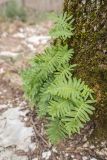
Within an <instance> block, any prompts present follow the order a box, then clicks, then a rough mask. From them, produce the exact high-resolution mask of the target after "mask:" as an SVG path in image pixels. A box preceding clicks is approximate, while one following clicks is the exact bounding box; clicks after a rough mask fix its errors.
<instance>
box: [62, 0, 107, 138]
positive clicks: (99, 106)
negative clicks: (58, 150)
mask: <svg viewBox="0 0 107 160" xmlns="http://www.w3.org/2000/svg"><path fill="white" fill-rule="evenodd" d="M64 12H67V13H68V14H69V15H73V17H74V20H75V21H74V28H75V31H74V33H75V35H74V37H73V38H71V39H70V40H68V42H67V43H68V45H69V47H73V48H74V50H75V55H74V60H73V61H72V63H76V64H78V66H77V69H76V71H75V73H74V74H75V75H76V76H77V77H79V78H82V79H83V80H84V81H85V82H86V83H87V84H88V85H89V86H90V87H91V88H92V89H93V90H94V92H95V97H96V100H97V103H96V104H95V107H96V111H95V114H94V117H93V121H94V123H95V131H94V133H93V135H95V137H98V138H100V139H103V138H107V0H64Z"/></svg>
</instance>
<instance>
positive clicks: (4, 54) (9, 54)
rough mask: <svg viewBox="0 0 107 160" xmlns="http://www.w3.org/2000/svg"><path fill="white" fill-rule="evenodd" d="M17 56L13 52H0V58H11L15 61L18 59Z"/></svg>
mask: <svg viewBox="0 0 107 160" xmlns="http://www.w3.org/2000/svg"><path fill="white" fill-rule="evenodd" d="M18 56H19V54H18V53H14V52H10V51H2V52H0V58H5V59H6V58H13V59H16V58H18Z"/></svg>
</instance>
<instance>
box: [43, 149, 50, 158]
mask: <svg viewBox="0 0 107 160" xmlns="http://www.w3.org/2000/svg"><path fill="white" fill-rule="evenodd" d="M50 156H51V151H47V152H43V153H42V158H43V159H45V160H48V159H49V158H50Z"/></svg>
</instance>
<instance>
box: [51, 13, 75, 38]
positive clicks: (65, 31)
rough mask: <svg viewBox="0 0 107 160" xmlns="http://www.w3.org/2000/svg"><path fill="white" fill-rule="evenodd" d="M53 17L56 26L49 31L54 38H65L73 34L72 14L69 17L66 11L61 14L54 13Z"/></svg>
mask: <svg viewBox="0 0 107 160" xmlns="http://www.w3.org/2000/svg"><path fill="white" fill-rule="evenodd" d="M52 19H53V21H54V22H55V26H54V28H52V29H51V30H50V32H49V33H50V35H51V36H52V37H53V38H62V39H63V40H65V39H67V38H70V37H71V36H72V35H73V27H72V22H73V19H72V16H69V17H68V15H67V13H64V14H62V15H60V16H57V15H54V16H53V17H52Z"/></svg>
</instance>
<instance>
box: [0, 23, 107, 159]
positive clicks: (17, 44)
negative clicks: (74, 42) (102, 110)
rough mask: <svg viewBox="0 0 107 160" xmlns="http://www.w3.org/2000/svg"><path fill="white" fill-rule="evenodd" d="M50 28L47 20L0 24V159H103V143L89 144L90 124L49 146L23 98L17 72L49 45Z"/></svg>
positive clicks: (41, 124)
mask: <svg viewBox="0 0 107 160" xmlns="http://www.w3.org/2000/svg"><path fill="white" fill-rule="evenodd" d="M51 26H52V22H50V21H46V22H43V23H40V24H37V25H27V24H23V23H22V22H19V21H15V22H13V23H11V24H10V23H6V22H5V23H1V24H0V160H17V159H18V160H19V159H21V160H106V159H107V142H105V141H104V142H98V140H95V141H94V144H93V143H92V142H90V141H89V137H90V136H91V134H92V132H93V129H94V124H93V123H92V122H90V123H89V124H87V125H86V127H85V129H83V130H82V131H81V133H80V134H79V135H74V136H73V137H71V138H69V139H66V140H64V141H63V142H61V143H60V144H58V145H56V146H52V145H51V144H50V143H49V142H48V139H47V136H46V133H45V131H44V120H41V119H39V118H38V117H37V115H36V111H33V110H32V109H30V106H29V104H28V102H27V101H26V100H25V98H24V93H23V88H22V80H21V77H20V71H21V70H22V69H23V68H25V67H26V66H27V64H28V60H29V59H30V58H31V57H33V56H34V55H36V54H38V53H40V52H42V51H43V50H44V48H45V47H46V46H48V45H49V43H50V41H51V37H49V36H48V31H49V29H50V28H51ZM9 115H10V116H9ZM16 117H17V118H16ZM12 118H13V119H12ZM5 120H7V121H6V123H5ZM16 120H17V121H16ZM16 122H17V124H16V125H13V123H16ZM3 124H4V126H3V127H4V128H3V127H2V125H3ZM7 124H8V125H10V128H12V130H11V129H10V128H9V126H8V125H7ZM18 127H19V129H18ZM20 127H22V128H20ZM17 129H18V130H17ZM23 130H24V131H23ZM22 131H23V133H22ZM5 132H6V133H5ZM7 132H8V134H7ZM16 132H17V133H16ZM12 133H14V134H13V135H12ZM20 133H21V134H20ZM26 133H29V134H28V135H27V134H26ZM11 135H12V136H11ZM22 135H23V136H22ZM15 136H17V137H15ZM24 136H26V137H24ZM13 137H14V139H13ZM28 137H29V141H26V139H28ZM11 138H12V139H11ZM21 138H22V139H21ZM17 140H19V142H20V141H21V142H20V143H19V142H17ZM22 142H23V143H22ZM28 143H29V144H30V145H29V144H28ZM22 145H23V146H22ZM27 145H28V148H26V147H27Z"/></svg>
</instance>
